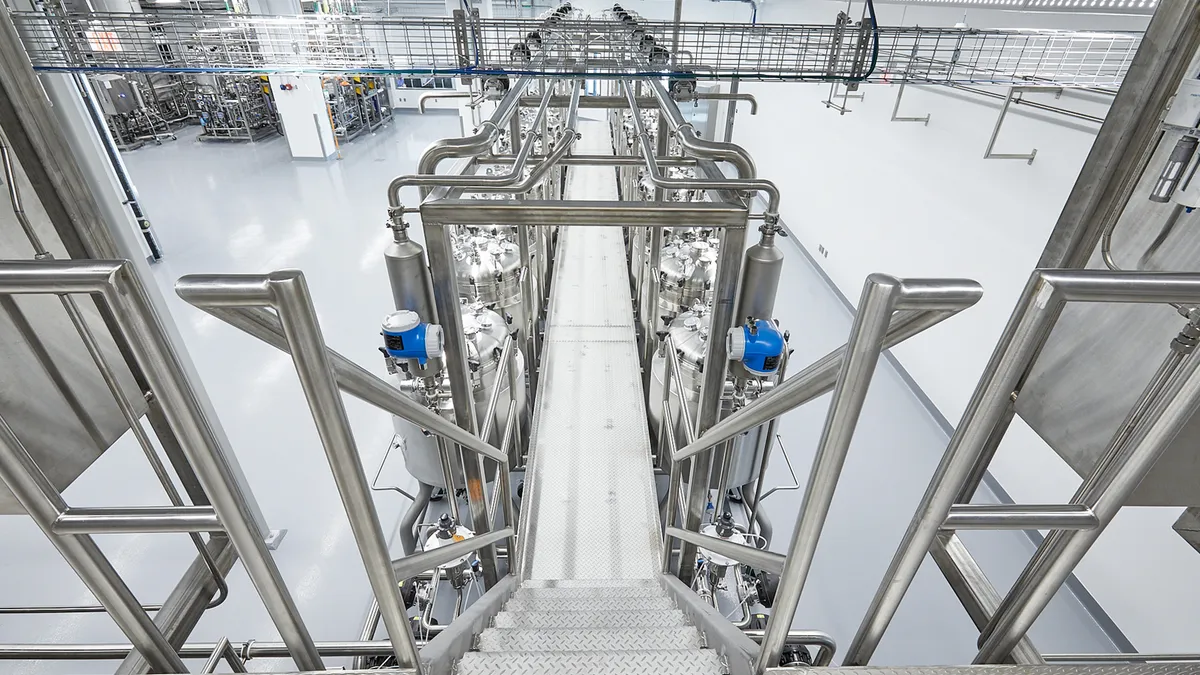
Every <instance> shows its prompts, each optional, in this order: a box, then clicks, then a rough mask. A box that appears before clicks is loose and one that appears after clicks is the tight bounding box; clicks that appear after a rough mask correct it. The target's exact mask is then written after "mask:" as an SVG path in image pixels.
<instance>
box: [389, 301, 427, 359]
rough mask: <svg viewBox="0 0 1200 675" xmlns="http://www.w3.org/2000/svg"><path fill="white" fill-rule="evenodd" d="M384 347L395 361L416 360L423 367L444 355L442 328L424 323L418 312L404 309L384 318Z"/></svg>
mask: <svg viewBox="0 0 1200 675" xmlns="http://www.w3.org/2000/svg"><path fill="white" fill-rule="evenodd" d="M383 347H384V351H385V352H387V355H388V356H390V357H392V358H394V359H416V360H417V362H418V363H420V364H421V366H422V367H423V366H424V365H425V362H426V361H427V360H428V359H432V358H437V357H439V356H441V355H442V327H441V326H438V325H436V324H430V323H422V322H421V317H420V316H418V315H417V313H416V312H413V311H410V310H407V309H402V310H400V311H398V312H392V313H391V314H388V315H387V316H385V317H384V318H383Z"/></svg>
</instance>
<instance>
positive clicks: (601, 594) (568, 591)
mask: <svg viewBox="0 0 1200 675" xmlns="http://www.w3.org/2000/svg"><path fill="white" fill-rule="evenodd" d="M512 597H513V599H514V600H515V599H528V598H578V599H581V600H598V599H602V598H666V597H669V596H668V595H667V592H666V591H664V590H663V589H662V587H661V586H659V585H658V584H655V585H654V586H605V587H600V588H597V587H593V586H588V587H583V588H580V587H574V588H521V589H518V590H517V592H515V593H513V594H512ZM673 607H674V606H672V607H668V608H667V609H672V608H673Z"/></svg>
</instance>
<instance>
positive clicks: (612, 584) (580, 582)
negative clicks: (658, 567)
mask: <svg viewBox="0 0 1200 675" xmlns="http://www.w3.org/2000/svg"><path fill="white" fill-rule="evenodd" d="M521 588H522V589H531V588H657V589H662V585H661V584H659V583H658V580H656V579H526V580H525V581H522V582H521Z"/></svg>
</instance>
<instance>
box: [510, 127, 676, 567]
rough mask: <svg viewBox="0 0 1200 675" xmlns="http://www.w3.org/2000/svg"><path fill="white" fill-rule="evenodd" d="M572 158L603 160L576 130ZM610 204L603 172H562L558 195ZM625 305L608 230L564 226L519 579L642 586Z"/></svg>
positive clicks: (642, 414)
mask: <svg viewBox="0 0 1200 675" xmlns="http://www.w3.org/2000/svg"><path fill="white" fill-rule="evenodd" d="M580 131H581V132H582V133H583V139H582V144H583V146H584V147H583V148H582V149H581V150H580V152H611V143H610V140H609V132H608V125H607V124H606V123H604V122H603V121H588V120H582V121H581V122H580ZM615 197H616V178H615V174H614V172H613V171H612V169H611V168H605V167H571V169H570V171H569V172H568V183H567V198H568V199H611V198H615ZM640 370H641V366H640V362H639V358H638V348H637V339H636V337H635V335H634V327H633V307H632V303H631V300H630V295H629V278H628V273H627V271H626V263H625V244H624V240H623V235H622V232H621V230H620V229H618V228H602V227H575V228H563V229H562V230H561V231H560V233H559V251H558V254H557V257H556V260H555V272H554V280H553V283H552V286H551V301H550V307H549V312H548V315H547V330H546V343H545V349H544V352H543V356H542V364H541V378H540V384H539V388H540V391H539V392H538V398H537V405H536V408H535V412H534V421H533V441H532V448H533V451H532V456H531V459H530V466H529V470H528V473H527V478H526V480H527V483H526V489H527V490H528V491H529V495H528V499H527V500H526V508H527V509H528V510H529V520H528V526H527V527H526V529H525V533H526V534H525V536H526V541H525V545H524V546H523V549H524V550H525V551H526V556H525V565H524V568H523V575H522V576H523V578H526V579H639V578H641V579H648V578H652V577H654V576H655V574H656V573H657V571H658V565H659V562H658V561H659V555H660V553H659V551H660V548H661V546H662V543H661V541H660V539H659V524H658V501H657V498H656V493H655V489H654V481H653V468H652V466H651V460H650V437H649V431H648V428H647V421H646V409H645V404H644V402H643V401H644V399H643V394H642V384H641V374H640Z"/></svg>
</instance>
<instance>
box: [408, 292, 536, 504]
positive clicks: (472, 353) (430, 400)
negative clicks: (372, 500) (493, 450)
mask: <svg viewBox="0 0 1200 675" xmlns="http://www.w3.org/2000/svg"><path fill="white" fill-rule="evenodd" d="M462 323H463V333H464V337H465V338H466V344H467V363H468V365H469V367H470V377H471V388H472V392H471V394H472V398H473V399H474V401H475V415H476V416H477V418H478V419H479V422H480V425H482V424H483V417H484V415H485V414H487V406H488V401H489V400H490V398H491V395H492V388H493V387H495V386H499V387H500V397H499V399H498V400H497V404H496V412H497V419H496V422H495V425H494V428H495V429H496V430H497V434H499V433H502V432H503V431H504V428H505V425H507V423H508V408H509V402H510V401H511V400H512V398H511V395H512V393H511V388H510V386H509V381H510V379H509V377H508V376H507V374H506V375H505V377H504V378H503V379H502V380H501V381H500V382H499V383H497V381H496V369H497V367H498V365H499V359H500V352H501V347H502V346H503V344H504V337H505V335H507V326H506V324H505V321H504V319H503V318H501V316H500V315H499V314H497V313H496V312H494V311H492V310H490V309H487V308H486V307H484V306H483V305H481V304H479V303H469V304H464V305H463V307H462ZM516 371H517V372H516V374H517V381H518V382H524V381H525V358H524V357H523V356H522V355H521V352H520V350H517V351H516ZM413 382H414V381H413V380H406V381H402V383H401V385H400V386H401V389H402V390H404V391H405V392H406V393H407V394H408V395H409V396H410V397H411V398H412V399H414V400H416V401H417V402H418V403H421V404H422V405H426V406H429V407H430V408H432V409H434V410H436V411H437V413H438V414H439V415H441V416H442V417H444V418H446V419H449V420H453V419H454V405H453V403H452V402H451V400H450V396H449V394H448V391H449V380H448V379H446V378H443V379H442V385H441V390H440V392H437V393H434V392H422V391H416V390H414V389H415V388H414V387H413V386H412V384H413ZM516 399H517V414H518V415H520V416H521V419H522V420H524V419H526V418H528V411H527V410H526V408H527V405H528V402H527V400H526V396H525V389H524V388H523V387H522V388H519V389H518V390H517V393H516ZM392 420H393V424H394V427H395V430H396V434H398V435H399V436H400V437H401V439H402V441H401V444H400V449H401V451H402V453H403V455H404V464H405V467H406V468H407V469H408V472H409V473H410V474H412V476H413V477H414V478H416V479H417V480H419V481H421V482H422V483H426V484H428V485H433V486H435V487H445V486H446V481H445V479H444V477H443V474H442V463H441V457H440V453H439V450H438V443H437V439H436V438H434V437H432V436H429V435H427V434H426V433H425V432H424V431H423V430H422V429H421V428H420V427H418V426H416V425H414V424H412V423H411V422H409V421H408V420H404V419H401V418H399V417H393V418H392ZM521 428H522V430H523V431H524V430H527V429H528V425H527V424H524V423H523V424H522V427H521ZM451 463H452V466H453V468H452V472H453V475H454V479H455V483H456V485H457V487H462V469H461V467H460V466H459V463H458V458H457V457H452V462H451Z"/></svg>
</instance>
